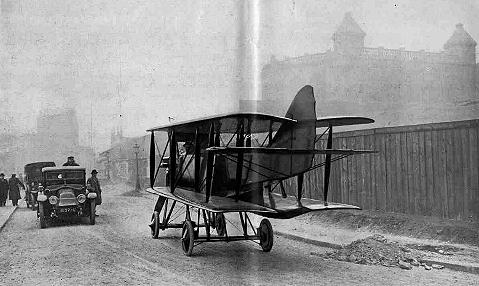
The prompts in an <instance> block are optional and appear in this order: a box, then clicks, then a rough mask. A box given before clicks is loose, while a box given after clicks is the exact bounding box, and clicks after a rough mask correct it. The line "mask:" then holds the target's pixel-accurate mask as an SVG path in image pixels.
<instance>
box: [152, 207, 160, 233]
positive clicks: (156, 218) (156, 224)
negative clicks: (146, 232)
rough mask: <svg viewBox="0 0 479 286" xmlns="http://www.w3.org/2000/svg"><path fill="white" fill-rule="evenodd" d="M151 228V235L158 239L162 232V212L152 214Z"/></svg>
mask: <svg viewBox="0 0 479 286" xmlns="http://www.w3.org/2000/svg"><path fill="white" fill-rule="evenodd" d="M150 229H151V237H152V238H154V239H157V238H158V235H159V234H160V214H159V213H158V212H157V211H155V212H153V214H152V215H151V222H150Z"/></svg>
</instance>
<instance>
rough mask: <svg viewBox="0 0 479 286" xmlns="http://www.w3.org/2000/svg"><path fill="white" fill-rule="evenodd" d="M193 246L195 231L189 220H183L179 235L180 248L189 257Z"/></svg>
mask: <svg viewBox="0 0 479 286" xmlns="http://www.w3.org/2000/svg"><path fill="white" fill-rule="evenodd" d="M194 246H195V230H194V227H193V223H192V221H191V220H185V222H184V223H183V230H182V233H181V247H182V248H183V253H184V254H185V255H186V256H191V254H192V253H193V247H194Z"/></svg>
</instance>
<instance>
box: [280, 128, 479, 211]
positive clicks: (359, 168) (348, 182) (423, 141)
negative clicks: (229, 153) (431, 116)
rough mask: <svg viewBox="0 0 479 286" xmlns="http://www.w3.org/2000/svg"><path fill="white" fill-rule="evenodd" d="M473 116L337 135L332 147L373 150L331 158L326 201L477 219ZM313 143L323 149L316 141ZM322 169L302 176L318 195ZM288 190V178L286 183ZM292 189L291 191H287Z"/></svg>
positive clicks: (478, 155)
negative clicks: (458, 119)
mask: <svg viewBox="0 0 479 286" xmlns="http://www.w3.org/2000/svg"><path fill="white" fill-rule="evenodd" d="M478 134H479V120H469V121H458V122H448V123H435V124H424V125H413V126H401V127H390V128H378V129H370V130H360V131H349V132H342V133H337V134H335V136H334V137H333V138H334V139H333V148H354V149H374V150H377V151H378V152H379V153H378V154H372V155H371V154H367V155H356V156H350V157H348V158H346V159H343V160H339V161H337V162H334V163H333V165H332V170H331V180H330V191H329V200H331V201H335V202H342V203H348V204H354V205H358V206H361V207H362V208H363V209H371V210H381V211H390V212H401V213H407V214H416V215H426V216H436V217H441V218H451V219H459V220H465V219H473V220H475V221H478V219H479V166H478V165H479V152H478V151H479V150H478V149H479V148H478V147H479V141H478ZM318 145H319V146H318V147H324V145H325V142H324V141H323V140H320V141H319V142H318ZM323 172H324V169H322V168H319V169H316V170H315V171H313V172H311V173H310V174H308V175H307V176H306V177H305V188H304V190H305V194H304V195H305V196H306V197H310V198H316V199H321V198H322V193H323ZM288 185H289V188H291V189H292V188H294V187H295V186H294V185H295V183H294V180H293V181H291V182H290V183H289V184H288ZM290 191H292V190H290Z"/></svg>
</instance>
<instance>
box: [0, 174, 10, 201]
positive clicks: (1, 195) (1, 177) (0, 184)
mask: <svg viewBox="0 0 479 286" xmlns="http://www.w3.org/2000/svg"><path fill="white" fill-rule="evenodd" d="M8 189H9V186H8V181H7V180H5V174H4V173H1V174H0V207H4V206H5V203H6V202H7V197H8Z"/></svg>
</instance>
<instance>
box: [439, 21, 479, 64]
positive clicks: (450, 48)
mask: <svg viewBox="0 0 479 286" xmlns="http://www.w3.org/2000/svg"><path fill="white" fill-rule="evenodd" d="M476 44H477V43H476V41H474V39H473V38H472V37H471V35H469V33H468V32H466V30H464V26H463V25H462V24H457V25H456V30H455V31H454V33H453V34H452V36H451V38H449V40H447V42H446V43H445V44H444V50H445V51H446V52H447V53H448V54H450V55H454V56H457V57H458V59H459V61H461V62H463V63H469V64H475V63H476Z"/></svg>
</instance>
